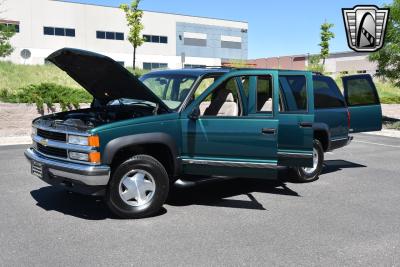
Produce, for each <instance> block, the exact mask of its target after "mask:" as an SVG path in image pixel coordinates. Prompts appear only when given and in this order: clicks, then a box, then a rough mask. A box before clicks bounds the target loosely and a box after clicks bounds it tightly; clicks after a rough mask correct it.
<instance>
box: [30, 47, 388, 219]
mask: <svg viewBox="0 0 400 267" xmlns="http://www.w3.org/2000/svg"><path fill="white" fill-rule="evenodd" d="M48 60H49V61H50V62H52V63H54V64H55V65H56V66H58V67H59V68H61V69H62V70H64V71H65V72H67V73H68V74H69V75H70V76H71V77H72V78H73V79H75V80H76V81H77V82H78V83H79V84H81V85H82V87H83V88H85V89H86V90H87V91H88V92H89V93H90V94H92V95H93V99H94V100H93V102H92V104H91V107H90V108H88V109H80V110H75V111H69V112H62V113H57V114H52V115H48V116H43V117H40V118H37V119H35V120H34V121H33V134H32V139H33V145H32V147H31V148H29V149H28V150H27V151H26V152H25V156H26V157H27V158H28V160H29V161H30V162H31V171H32V174H34V175H35V176H38V177H39V178H40V179H42V180H43V181H45V182H47V183H49V184H51V185H56V186H62V187H64V188H66V189H67V190H69V191H76V192H80V193H83V194H89V195H104V196H105V199H106V202H107V204H108V206H109V207H110V209H111V210H112V211H113V212H114V213H115V214H117V215H119V216H121V217H124V218H141V217H147V216H151V215H153V214H155V213H157V212H158V211H159V210H160V208H161V207H162V205H163V204H164V202H165V200H166V198H167V196H168V192H169V188H170V186H171V185H172V184H173V183H174V182H175V181H177V180H178V179H180V180H182V181H185V180H189V179H190V180H193V179H207V178H209V177H215V176H218V177H221V176H222V177H246V178H247V177H249V178H260V179H276V178H277V169H278V166H287V167H290V168H293V169H294V170H295V171H296V172H297V174H298V179H299V181H301V182H309V181H313V180H315V179H317V177H318V175H319V174H320V172H321V170H322V163H323V155H324V152H326V151H329V150H332V149H337V148H339V147H342V146H344V145H346V144H348V143H349V142H350V140H351V137H350V136H349V133H350V132H362V131H375V130H380V129H381V107H380V103H379V98H378V96H377V93H376V89H375V86H374V84H373V82H372V79H371V77H370V76H368V75H357V76H349V77H346V78H345V79H344V88H345V95H344V96H343V95H342V93H341V92H340V90H339V89H338V87H337V85H336V84H335V82H334V81H333V80H332V79H331V78H329V77H326V76H323V75H317V74H313V73H311V72H308V71H286V70H262V69H243V70H238V69H224V68H202V69H183V70H165V71H158V72H153V73H149V74H147V75H144V76H143V77H142V78H141V79H140V80H139V79H137V78H136V77H135V76H133V75H132V74H131V73H130V72H128V71H127V70H126V69H125V68H124V67H122V66H121V65H120V64H118V63H117V62H115V61H113V60H112V59H110V58H108V57H105V56H103V55H99V54H95V53H91V52H87V51H82V50H76V49H69V48H64V49H61V50H59V51H57V52H55V53H53V54H52V55H50V56H49V57H48Z"/></svg>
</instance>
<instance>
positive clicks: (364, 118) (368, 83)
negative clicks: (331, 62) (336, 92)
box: [342, 74, 382, 133]
mask: <svg viewBox="0 0 400 267" xmlns="http://www.w3.org/2000/svg"><path fill="white" fill-rule="evenodd" d="M342 80H343V88H344V96H345V99H346V103H347V106H348V108H349V112H350V129H349V132H351V133H360V132H370V131H380V130H381V129H382V109H381V104H380V101H379V96H378V92H377V90H376V87H375V84H374V82H373V80H372V77H371V76H370V75H368V74H363V75H352V76H346V77H343V78H342Z"/></svg>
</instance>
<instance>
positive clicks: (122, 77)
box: [47, 48, 169, 110]
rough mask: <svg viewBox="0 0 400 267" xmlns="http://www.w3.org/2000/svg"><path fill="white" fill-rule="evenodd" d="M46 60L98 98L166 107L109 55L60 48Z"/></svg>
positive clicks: (166, 108)
mask: <svg viewBox="0 0 400 267" xmlns="http://www.w3.org/2000/svg"><path fill="white" fill-rule="evenodd" d="M47 60H48V61H50V62H52V63H53V64H54V65H56V66H57V67H59V68H60V69H62V70H63V71H65V72H66V73H68V75H69V76H71V78H73V79H74V80H75V81H76V82H78V83H79V84H80V85H81V86H82V87H83V88H85V89H86V90H87V91H88V92H89V93H90V94H92V95H93V97H94V98H96V99H98V100H101V101H110V100H114V99H119V98H131V99H137V100H143V101H150V102H154V103H157V104H159V106H160V107H162V108H164V109H165V110H169V108H168V107H167V106H166V105H165V104H164V102H163V101H162V100H161V99H160V98H158V97H157V96H156V95H155V94H154V93H153V92H152V91H151V90H150V89H149V88H148V87H147V86H146V85H144V84H143V83H142V82H141V81H140V80H139V79H138V78H136V77H135V76H134V75H133V74H132V73H130V72H129V71H128V70H127V69H125V68H124V67H123V66H122V65H121V64H119V63H118V62H115V61H114V60H113V59H111V58H109V57H106V56H104V55H100V54H97V53H93V52H89V51H84V50H79V49H73V48H63V49H60V50H58V51H56V52H54V53H53V54H51V55H50V56H48V57H47Z"/></svg>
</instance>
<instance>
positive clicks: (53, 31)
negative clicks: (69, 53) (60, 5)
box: [43, 27, 75, 37]
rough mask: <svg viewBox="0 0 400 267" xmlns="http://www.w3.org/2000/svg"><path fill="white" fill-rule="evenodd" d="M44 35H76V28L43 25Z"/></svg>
mask: <svg viewBox="0 0 400 267" xmlns="http://www.w3.org/2000/svg"><path fill="white" fill-rule="evenodd" d="M43 34H44V35H55V36H67V37H75V29H70V28H59V27H43Z"/></svg>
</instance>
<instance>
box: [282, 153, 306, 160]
mask: <svg viewBox="0 0 400 267" xmlns="http://www.w3.org/2000/svg"><path fill="white" fill-rule="evenodd" d="M278 157H288V158H296V159H309V158H313V154H312V153H310V154H304V153H291V152H278Z"/></svg>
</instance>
